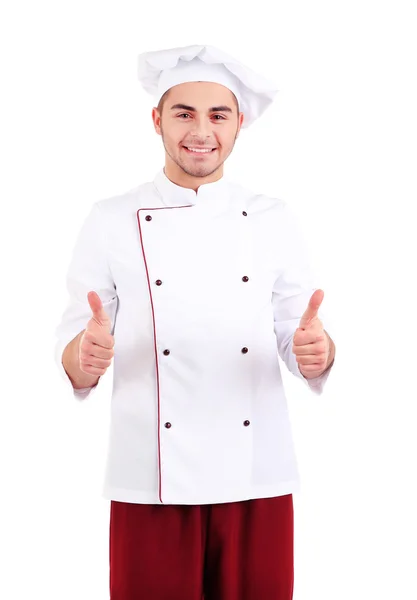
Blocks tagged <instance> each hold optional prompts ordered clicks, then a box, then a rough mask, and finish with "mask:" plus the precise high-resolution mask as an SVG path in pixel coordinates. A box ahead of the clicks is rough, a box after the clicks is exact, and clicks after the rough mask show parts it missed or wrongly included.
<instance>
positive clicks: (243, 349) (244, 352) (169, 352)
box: [164, 346, 249, 356]
mask: <svg viewBox="0 0 417 600" xmlns="http://www.w3.org/2000/svg"><path fill="white" fill-rule="evenodd" d="M241 352H242V354H247V353H248V352H249V350H248V348H246V346H245V347H244V348H242V350H241ZM170 354H171V350H169V349H168V348H165V350H164V355H165V356H169V355H170Z"/></svg>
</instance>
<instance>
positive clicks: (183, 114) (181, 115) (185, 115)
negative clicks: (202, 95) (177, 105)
mask: <svg viewBox="0 0 417 600" xmlns="http://www.w3.org/2000/svg"><path fill="white" fill-rule="evenodd" d="M178 116H179V117H189V116H190V115H189V114H188V113H181V114H180V115H178Z"/></svg>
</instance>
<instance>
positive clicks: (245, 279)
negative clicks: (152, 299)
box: [155, 275, 249, 285]
mask: <svg viewBox="0 0 417 600" xmlns="http://www.w3.org/2000/svg"><path fill="white" fill-rule="evenodd" d="M242 281H244V282H245V283H246V282H248V281H249V277H248V276H247V275H244V276H243V277H242ZM155 283H156V285H162V280H161V279H157V280H156V281H155Z"/></svg>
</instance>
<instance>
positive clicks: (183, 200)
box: [154, 169, 230, 215]
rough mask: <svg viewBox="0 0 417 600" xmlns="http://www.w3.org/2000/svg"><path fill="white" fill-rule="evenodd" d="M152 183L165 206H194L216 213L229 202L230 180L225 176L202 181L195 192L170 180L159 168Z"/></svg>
mask: <svg viewBox="0 0 417 600" xmlns="http://www.w3.org/2000/svg"><path fill="white" fill-rule="evenodd" d="M154 185H155V187H156V189H157V191H158V193H159V195H160V196H161V198H162V202H163V204H164V205H165V206H172V207H174V206H196V208H198V209H199V210H201V211H202V212H203V213H207V214H210V215H216V214H219V213H221V212H223V211H225V210H227V207H228V204H229V198H230V190H229V185H230V182H229V180H228V179H227V178H226V177H225V176H223V177H221V178H220V179H218V180H217V181H213V182H211V183H203V184H202V185H200V187H199V188H198V190H197V193H196V192H195V191H194V190H192V189H190V188H184V187H181V186H180V185H177V184H176V183H174V182H172V181H171V180H170V179H168V177H167V176H166V175H165V172H164V169H161V170H160V171H159V172H158V173H157V175H156V176H155V178H154Z"/></svg>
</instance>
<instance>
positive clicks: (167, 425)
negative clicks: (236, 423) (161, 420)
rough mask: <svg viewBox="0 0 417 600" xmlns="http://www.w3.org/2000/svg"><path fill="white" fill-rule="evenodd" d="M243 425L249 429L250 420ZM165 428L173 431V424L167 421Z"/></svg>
mask: <svg viewBox="0 0 417 600" xmlns="http://www.w3.org/2000/svg"><path fill="white" fill-rule="evenodd" d="M243 425H244V426H245V427H249V425H250V421H248V420H247V419H246V421H243ZM165 427H166V429H171V427H172V423H170V422H169V421H167V422H166V423H165Z"/></svg>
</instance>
